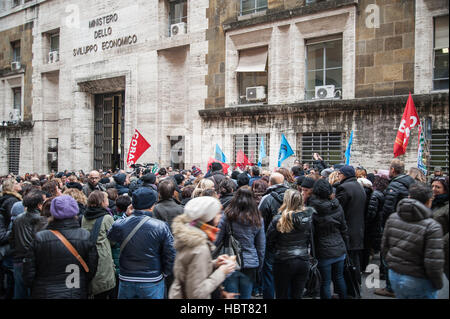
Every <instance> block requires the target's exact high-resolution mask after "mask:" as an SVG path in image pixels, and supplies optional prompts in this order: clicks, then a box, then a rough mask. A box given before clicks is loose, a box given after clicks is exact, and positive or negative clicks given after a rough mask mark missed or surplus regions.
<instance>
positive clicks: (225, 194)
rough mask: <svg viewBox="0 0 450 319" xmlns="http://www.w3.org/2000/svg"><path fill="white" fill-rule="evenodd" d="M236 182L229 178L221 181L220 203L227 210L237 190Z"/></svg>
mask: <svg viewBox="0 0 450 319" xmlns="http://www.w3.org/2000/svg"><path fill="white" fill-rule="evenodd" d="M236 188H237V187H236V184H235V183H234V182H233V181H232V180H231V179H229V178H226V179H224V180H223V181H222V182H220V185H219V193H220V197H219V200H220V203H221V204H222V208H223V209H224V210H225V209H226V208H227V207H228V205H229V204H230V202H231V200H232V199H233V196H234V192H235V191H236Z"/></svg>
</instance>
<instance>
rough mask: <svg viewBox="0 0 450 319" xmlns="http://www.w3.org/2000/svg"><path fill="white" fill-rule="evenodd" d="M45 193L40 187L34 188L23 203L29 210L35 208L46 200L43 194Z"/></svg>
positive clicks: (24, 198)
mask: <svg viewBox="0 0 450 319" xmlns="http://www.w3.org/2000/svg"><path fill="white" fill-rule="evenodd" d="M44 195H45V193H44V192H43V191H40V190H38V189H34V190H32V191H30V192H28V194H26V195H25V196H24V197H23V201H22V204H23V206H24V207H26V208H27V210H28V211H32V210H35V209H36V208H37V207H38V205H39V204H42V203H43V202H44V198H43V196H44Z"/></svg>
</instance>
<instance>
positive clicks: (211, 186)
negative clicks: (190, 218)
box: [192, 178, 215, 198]
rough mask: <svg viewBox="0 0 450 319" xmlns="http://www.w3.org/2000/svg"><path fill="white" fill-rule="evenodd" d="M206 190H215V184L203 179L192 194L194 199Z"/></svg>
mask: <svg viewBox="0 0 450 319" xmlns="http://www.w3.org/2000/svg"><path fill="white" fill-rule="evenodd" d="M206 189H214V190H215V186H214V182H213V181H212V180H210V179H207V178H202V179H201V180H200V181H199V183H198V184H197V186H196V187H195V189H194V191H193V192H192V198H195V197H199V196H201V194H202V192H203V191H204V190H206Z"/></svg>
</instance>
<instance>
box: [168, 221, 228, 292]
mask: <svg viewBox="0 0 450 319" xmlns="http://www.w3.org/2000/svg"><path fill="white" fill-rule="evenodd" d="M190 221H191V220H190V219H189V218H188V217H187V216H186V215H185V214H183V215H180V216H177V217H176V218H175V219H174V220H173V223H172V229H173V235H174V246H175V249H176V251H177V255H176V258H175V264H174V267H173V274H174V282H173V284H172V286H171V287H170V291H169V299H182V298H185V299H210V298H211V294H212V292H213V291H214V290H216V288H217V287H219V285H220V284H221V283H222V282H223V281H224V280H225V273H224V272H222V271H221V270H219V269H214V261H213V260H212V257H211V252H212V250H213V249H214V245H213V244H212V243H211V241H209V240H208V236H207V235H206V234H205V233H204V232H203V231H202V230H200V229H199V228H196V227H194V226H191V225H189V223H190Z"/></svg>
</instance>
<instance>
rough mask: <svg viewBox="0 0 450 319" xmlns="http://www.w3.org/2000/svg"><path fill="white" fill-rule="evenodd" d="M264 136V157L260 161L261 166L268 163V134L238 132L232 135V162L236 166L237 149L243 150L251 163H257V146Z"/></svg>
mask: <svg viewBox="0 0 450 319" xmlns="http://www.w3.org/2000/svg"><path fill="white" fill-rule="evenodd" d="M262 137H264V147H265V149H266V157H265V158H264V159H263V161H262V166H268V165H269V156H270V154H269V143H270V135H269V134H239V135H235V136H234V148H233V151H234V152H233V158H232V160H231V162H232V164H233V165H234V166H236V155H237V153H238V151H239V150H242V151H244V154H245V156H247V158H248V160H249V161H250V162H251V163H254V164H256V163H258V159H259V146H260V144H261V138H262Z"/></svg>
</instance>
